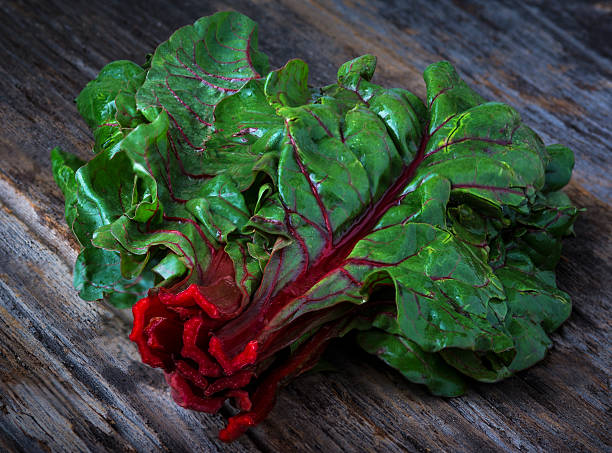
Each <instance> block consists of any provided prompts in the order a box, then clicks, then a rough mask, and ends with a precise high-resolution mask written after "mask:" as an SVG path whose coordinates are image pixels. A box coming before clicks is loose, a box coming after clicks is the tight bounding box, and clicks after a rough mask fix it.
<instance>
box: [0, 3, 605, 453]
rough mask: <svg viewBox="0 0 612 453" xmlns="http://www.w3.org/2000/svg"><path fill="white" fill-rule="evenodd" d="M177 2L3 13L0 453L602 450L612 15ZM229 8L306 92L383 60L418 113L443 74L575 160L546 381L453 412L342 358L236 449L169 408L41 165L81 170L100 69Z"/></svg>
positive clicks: (568, 10) (532, 9) (414, 388)
mask: <svg viewBox="0 0 612 453" xmlns="http://www.w3.org/2000/svg"><path fill="white" fill-rule="evenodd" d="M178 3H181V2H168V1H163V0H155V1H143V0H139V1H119V0H106V1H93V0H89V1H79V2H74V1H70V2H68V1H60V0H51V1H44V2H43V1H39V2H36V1H10V0H0V125H1V128H0V207H1V208H2V209H0V450H2V451H28V452H32V451H58V452H59V451H133V450H136V451H144V452H149V451H162V450H169V451H173V452H174V451H212V452H215V451H263V452H287V451H324V452H335V451H405V450H408V451H499V450H504V451H518V450H521V451H522V450H524V451H611V449H612V440H611V434H610V430H611V424H610V408H611V399H610V369H611V365H612V352H611V351H612V348H611V342H610V332H611V323H612V322H611V316H610V313H611V311H610V310H611V299H612V284H611V279H612V266H611V264H610V263H611V261H612V243H611V241H612V213H611V201H612V200H611V199H612V185H611V178H610V171H611V170H612V168H611V167H612V165H611V161H612V153H611V147H610V143H612V132H611V126H612V124H611V122H612V120H611V111H612V63H611V58H612V47H611V45H610V44H611V43H612V29H611V27H612V2H610V1H597V2H595V1H589V2H558V1H553V0H530V1H527V2H515V1H511V0H507V1H501V0H500V1H486V0H482V1H458V0H457V1H450V0H444V1H439V2H431V1H429V0H415V1H400V0H397V1H395V2H383V1H376V0H375V1H365V0H355V1H351V0H345V1H340V0H338V1H334V2H323V1H316V0H295V1H290V0H284V1H280V2H278V3H277V2H273V1H265V0H256V1H248V0H240V1H236V2H223V1H212V2H205V1H191V2H182V3H181V4H180V5H178ZM560 5H563V6H560ZM225 9H236V10H238V11H240V12H243V13H246V14H248V15H250V16H251V17H252V18H253V19H255V20H256V21H257V22H259V24H260V43H261V44H260V47H261V49H262V50H263V51H264V52H266V53H267V54H268V55H269V56H270V58H271V63H272V65H273V66H274V67H278V66H280V65H282V64H284V62H285V61H286V60H288V59H289V58H293V57H300V58H302V59H304V60H306V61H307V62H308V63H309V65H310V67H311V79H312V82H313V83H327V82H330V81H332V80H333V79H334V76H335V71H336V68H337V67H338V66H339V65H340V64H341V63H342V62H344V61H346V60H348V59H350V58H353V57H355V56H357V55H360V54H363V53H373V54H375V55H377V56H378V57H379V60H378V62H379V63H378V73H377V76H376V81H378V82H380V83H383V84H386V85H394V86H401V87H405V88H408V89H410V90H412V91H414V92H416V93H417V94H418V95H420V96H423V94H424V84H423V81H422V78H421V73H422V71H423V69H424V68H425V67H426V66H427V65H428V64H429V63H431V62H434V61H436V60H438V59H441V58H444V59H448V60H450V61H452V62H453V63H454V64H455V65H456V66H457V68H458V69H459V71H460V73H461V74H462V75H463V76H464V78H465V79H466V80H467V81H468V83H470V84H471V85H472V86H474V87H475V88H476V90H477V91H479V92H480V93H481V94H482V95H484V96H485V97H487V98H490V99H494V100H499V101H503V102H507V103H509V104H511V105H512V106H514V107H516V108H517V109H518V110H519V111H520V112H521V114H522V115H523V117H524V118H525V120H526V122H527V123H528V124H530V125H531V126H532V127H534V128H535V129H536V130H537V132H538V133H540V134H541V136H542V137H543V138H544V140H545V142H546V143H547V144H549V143H553V142H561V143H564V144H567V145H569V146H571V147H572V148H573V149H574V151H575V153H576V161H577V162H576V169H575V173H574V177H573V180H572V183H571V184H570V186H569V187H568V188H567V193H568V194H569V195H570V197H571V198H572V200H573V201H574V202H575V203H576V204H577V205H578V206H580V207H584V208H586V209H587V211H586V212H585V213H583V214H582V215H581V217H580V219H579V220H578V223H577V224H576V237H575V238H569V239H568V240H567V241H566V244H565V248H564V253H563V259H562V262H561V264H560V266H559V270H558V282H559V286H560V287H561V288H562V289H564V290H565V291H567V292H569V293H570V294H571V296H572V298H573V302H574V310H573V313H572V316H571V318H570V319H569V321H568V322H567V323H566V324H564V325H563V327H561V328H560V329H559V331H558V332H557V333H556V334H555V335H554V336H553V339H554V344H555V346H554V349H553V350H552V352H551V354H550V355H549V356H548V357H547V358H546V359H545V360H544V361H543V362H542V363H540V364H538V365H537V366H535V367H533V368H532V369H530V370H528V371H526V372H523V373H520V374H519V375H518V376H517V377H514V378H512V379H509V380H507V381H505V382H503V383H499V384H495V385H485V384H477V383H473V385H471V387H470V390H469V392H468V393H467V395H466V396H463V397H460V398H454V399H442V398H436V397H432V396H431V395H429V394H428V393H427V392H426V391H425V390H424V389H423V388H422V387H420V386H418V385H413V384H410V383H408V382H406V381H405V380H404V379H402V377H401V376H400V375H399V374H398V373H396V372H394V371H393V370H390V369H388V368H386V367H385V366H384V365H383V364H382V363H380V362H378V361H377V360H376V359H374V358H371V357H369V356H368V355H366V354H364V353H361V352H359V351H357V350H356V349H355V348H354V347H353V346H352V345H351V343H350V341H342V342H340V343H336V344H335V345H334V346H332V348H331V349H330V351H329V357H330V359H331V361H332V362H333V363H335V364H336V365H337V371H330V372H325V373H322V374H311V375H307V376H304V377H301V378H299V379H298V380H296V381H295V382H294V383H292V384H291V385H289V386H288V387H286V388H285V389H283V390H282V392H281V394H280V398H279V401H278V404H277V406H276V408H275V409H274V411H273V412H272V414H271V415H270V417H269V418H268V419H267V421H266V422H264V423H263V424H262V425H260V426H259V427H257V428H256V429H253V430H251V431H250V432H249V433H248V434H247V435H246V436H244V437H243V438H241V439H240V440H239V441H237V442H236V443H233V444H231V445H229V446H226V445H223V444H221V443H220V442H219V441H218V440H217V439H216V431H217V430H218V429H219V428H220V427H221V425H222V419H221V417H220V416H210V415H206V414H198V413H194V412H189V411H186V410H184V409H181V408H179V407H178V406H176V405H174V403H172V401H171V399H170V395H169V392H168V390H167V387H166V385H165V382H164V380H163V377H162V374H161V372H160V371H159V370H153V369H151V368H148V367H147V366H145V365H142V364H141V363H140V362H139V360H138V354H137V351H136V348H135V346H134V345H133V344H132V343H131V342H130V341H129V340H128V338H127V335H128V333H129V331H130V327H131V326H130V323H131V319H130V317H131V314H130V313H129V311H119V310H114V309H112V308H110V307H108V306H106V305H104V304H97V303H88V302H84V301H82V300H80V299H79V298H78V296H77V295H76V293H75V291H74V290H73V287H72V282H71V279H72V275H71V272H72V265H73V263H74V260H75V257H76V243H75V241H74V240H73V239H72V237H71V235H70V232H69V230H68V228H67V227H66V225H65V224H64V220H63V199H62V196H61V193H60V191H59V190H58V188H57V187H56V186H55V184H54V182H53V179H52V175H51V168H50V162H49V151H50V150H51V148H52V147H54V146H57V145H59V146H62V147H63V148H64V149H65V150H68V151H72V152H76V153H78V154H79V155H81V156H82V157H86V156H88V153H89V151H88V149H89V148H90V147H91V144H92V139H91V135H90V133H89V132H88V130H87V128H86V126H85V123H84V122H83V121H82V120H81V119H80V118H79V117H78V114H77V112H76V108H75V105H74V103H73V99H74V98H75V96H76V95H77V94H78V93H79V91H80V90H81V88H82V87H83V86H84V85H85V83H86V82H87V81H89V80H90V79H92V78H93V77H95V75H96V74H97V72H98V71H99V69H100V68H101V67H102V66H104V65H105V64H106V63H108V62H110V61H111V60H115V59H131V60H134V61H136V62H140V63H142V62H143V61H144V55H145V54H146V53H147V52H151V51H152V50H153V49H154V47H155V46H156V45H157V44H158V43H159V42H161V41H162V40H165V39H166V38H167V37H168V36H169V35H170V34H171V32H172V31H173V30H175V29H176V28H178V27H179V26H182V25H186V24H189V23H192V22H193V21H194V20H196V19H197V18H198V17H200V16H204V15H208V14H211V13H213V12H215V11H219V10H225Z"/></svg>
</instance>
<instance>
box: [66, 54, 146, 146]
mask: <svg viewBox="0 0 612 453" xmlns="http://www.w3.org/2000/svg"><path fill="white" fill-rule="evenodd" d="M144 75H145V71H144V69H143V68H142V67H140V66H138V65H137V64H136V63H132V62H131V61H127V60H119V61H114V62H112V63H109V64H108V65H106V66H105V67H104V68H102V70H101V71H100V73H99V74H98V77H96V78H95V79H94V80H92V81H91V82H89V83H88V84H87V86H86V87H85V88H84V89H83V91H81V94H79V96H78V97H77V98H76V102H77V108H78V110H79V113H80V114H81V116H82V117H83V119H84V120H85V122H86V123H87V125H88V126H89V127H90V128H91V130H92V132H93V135H94V141H95V143H94V152H100V151H102V150H106V149H111V148H112V147H114V146H115V145H116V144H117V143H118V142H119V141H121V139H122V138H123V135H122V133H121V129H120V126H121V125H120V123H119V121H118V120H117V119H116V114H117V107H116V102H115V99H116V98H117V96H118V95H119V93H120V92H121V91H122V90H123V89H125V88H126V87H127V86H128V85H129V84H130V83H132V84H136V85H139V84H141V83H142V80H143V79H144Z"/></svg>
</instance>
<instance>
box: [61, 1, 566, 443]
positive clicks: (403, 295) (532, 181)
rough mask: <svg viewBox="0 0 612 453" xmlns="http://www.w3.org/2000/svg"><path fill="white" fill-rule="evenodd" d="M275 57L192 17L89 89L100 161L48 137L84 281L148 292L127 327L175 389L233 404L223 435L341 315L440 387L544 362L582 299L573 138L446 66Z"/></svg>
mask: <svg viewBox="0 0 612 453" xmlns="http://www.w3.org/2000/svg"><path fill="white" fill-rule="evenodd" d="M267 66H268V65H267V58H266V57H265V56H264V55H263V54H262V53H260V52H259V51H258V50H257V27H256V25H255V24H254V23H253V22H252V21H250V20H249V19H248V18H246V17H245V16H242V15H240V14H238V13H218V14H215V15H214V16H210V17H206V18H202V19H200V20H198V21H197V22H196V23H195V24H194V25H193V26H188V27H184V28H181V29H180V30H178V31H177V32H176V33H175V34H173V35H172V36H171V37H170V39H169V40H168V41H167V42H165V43H163V44H161V45H160V46H159V47H158V48H157V50H156V51H155V53H154V54H153V56H152V57H151V59H150V60H149V61H148V62H147V64H146V65H145V66H144V67H139V66H137V65H135V64H134V63H131V62H125V61H119V62H114V63H111V64H109V65H108V66H106V67H105V68H104V69H103V70H102V71H101V72H100V74H99V76H98V77H97V78H96V79H95V80H94V81H92V82H90V83H89V84H88V85H87V87H86V88H85V89H84V90H83V92H82V93H81V94H80V95H79V97H78V98H77V107H78V109H79V112H80V113H81V115H82V116H83V117H84V118H85V120H86V121H87V123H88V125H89V126H90V127H91V128H92V130H93V132H94V139H95V143H94V152H96V153H97V154H96V155H95V156H94V157H93V158H92V159H91V160H90V161H89V162H87V163H85V162H81V161H80V160H78V159H77V158H75V157H73V156H71V155H69V154H66V153H64V152H62V151H60V150H59V149H56V150H54V151H53V153H52V162H53V171H54V176H55V178H56V181H57V182H58V185H59V186H60V188H61V189H62V191H63V192H64V195H65V198H66V220H67V222H68V223H69V225H70V226H71V228H72V230H73V231H74V234H75V235H76V237H77V238H78V240H79V242H80V243H81V244H82V247H83V248H82V250H81V253H80V254H79V257H78V260H77V264H76V266H75V286H76V287H77V288H78V289H79V291H80V295H81V297H83V298H84V299H86V300H95V299H101V298H106V299H107V300H108V301H109V302H111V303H113V304H115V305H118V306H130V305H132V304H133V303H134V302H136V301H137V300H138V299H140V300H139V301H138V302H137V303H135V305H133V313H134V328H133V331H132V334H131V336H130V338H131V339H132V340H134V341H135V342H136V343H137V345H138V348H139V351H140V354H141V357H142V360H143V361H144V362H145V363H147V364H149V365H151V366H155V367H160V368H163V369H164V371H165V373H166V378H167V381H168V383H169V384H170V386H171V387H172V393H173V397H174V399H175V400H176V401H177V403H178V404H180V405H182V406H185V407H188V408H192V409H195V410H201V411H207V412H216V411H217V410H218V409H219V408H220V407H221V405H222V404H223V403H224V401H226V400H227V399H230V400H232V401H233V402H234V405H235V406H236V408H238V409H239V410H240V413H239V414H238V415H237V416H234V417H232V418H230V420H229V424H228V427H227V428H226V429H225V430H223V431H222V432H221V438H222V439H224V440H232V439H234V438H236V437H237V436H238V435H240V434H241V433H243V432H244V431H245V430H246V429H247V428H248V427H249V426H253V425H255V424H257V423H259V422H260V421H261V420H262V419H263V418H264V417H265V416H266V414H267V413H268V412H269V411H270V409H271V408H272V405H273V403H274V395H275V393H276V389H277V387H278V385H280V384H282V383H283V382H285V381H286V380H287V379H288V378H290V377H293V376H296V375H299V374H300V373H302V372H303V371H305V370H307V369H309V368H311V367H312V366H314V364H315V363H316V362H317V360H318V358H319V356H320V355H321V353H322V352H323V350H324V347H325V345H326V344H327V343H328V342H329V340H330V339H332V338H334V337H338V336H342V335H344V334H346V333H347V332H349V331H351V330H355V331H358V334H357V341H358V343H359V344H360V345H361V346H362V347H363V348H364V349H365V350H366V351H368V352H370V353H372V354H375V355H377V356H379V357H380V358H381V359H382V360H383V361H384V362H386V363H387V364H389V365H391V366H392V367H394V368H396V369H398V370H399V371H400V372H401V373H402V374H403V375H404V376H405V377H406V378H407V379H409V380H411V381H413V382H418V383H422V384H425V385H426V386H428V387H429V389H430V390H431V391H432V392H433V393H435V394H437V395H445V396H453V395H459V394H461V393H462V392H463V391H464V388H465V383H464V379H463V377H462V376H464V375H467V376H470V377H472V378H475V379H478V380H481V381H484V382H493V381H497V380H499V379H502V378H505V377H508V376H510V375H512V374H513V373H515V372H517V371H519V370H522V369H524V368H526V367H529V366H531V365H533V364H534V363H535V362H537V361H538V360H540V359H541V358H542V357H543V356H544V354H545V353H546V351H547V349H548V348H550V346H551V341H550V339H549V337H548V334H549V333H550V332H552V331H553V330H554V329H556V328H557V327H558V326H559V325H560V324H561V323H562V322H563V321H564V320H565V319H566V318H567V317H568V316H569V313H570V308H571V305H570V301H569V297H568V296H567V294H565V293H563V292H562V291H560V290H558V289H557V288H556V285H555V276H554V273H553V271H554V268H555V265H556V263H557V261H558V259H559V257H560V247H561V245H560V244H561V243H560V239H561V237H562V236H564V235H566V234H568V233H570V232H571V228H572V223H573V221H574V220H575V217H576V214H577V210H576V208H574V207H573V206H572V205H571V203H570V202H569V200H568V198H567V197H566V196H565V195H564V194H563V193H562V192H559V190H560V189H561V188H562V187H563V186H564V185H565V184H567V182H568V181H569V178H570V175H571V169H572V167H573V154H572V152H571V151H570V150H569V149H567V148H565V147H563V146H561V145H551V146H548V147H546V146H544V144H543V143H542V141H541V139H540V138H539V137H538V136H537V134H536V133H535V132H534V131H533V130H531V129H529V128H528V127H527V126H525V125H524V124H523V122H522V121H521V118H520V116H519V114H518V113H517V112H516V111H515V110H514V109H513V108H512V107H510V106H508V105H505V104H501V103H496V102H487V101H486V100H485V99H483V98H482V97H481V96H479V95H478V94H477V93H476V92H474V91H473V90H472V89H471V88H469V87H468V86H467V85H466V84H465V82H464V81H463V80H461V78H460V77H459V76H458V74H457V72H456V71H455V69H454V68H453V67H452V66H451V64H450V63H448V62H439V63H435V64H433V65H431V66H429V67H428V68H427V70H426V71H425V82H426V86H427V99H426V102H423V101H421V100H420V99H419V98H417V97H416V96H415V95H413V94H412V93H410V92H408V91H406V90H402V89H387V88H383V87H381V86H378V85H376V84H374V83H372V82H371V79H372V76H373V74H374V69H375V66H376V59H375V57H373V56H371V55H365V56H362V57H359V58H356V59H354V60H351V61H349V62H347V63H345V64H344V65H342V66H341V67H340V69H339V71H338V77H337V82H336V83H335V84H332V85H329V86H326V87H322V88H311V87H310V86H309V85H308V83H307V82H308V81H307V77H308V67H307V65H306V63H304V62H303V61H301V60H291V61H289V62H288V63H287V64H286V65H285V66H284V67H282V68H280V69H278V70H275V71H272V72H268V67H267Z"/></svg>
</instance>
